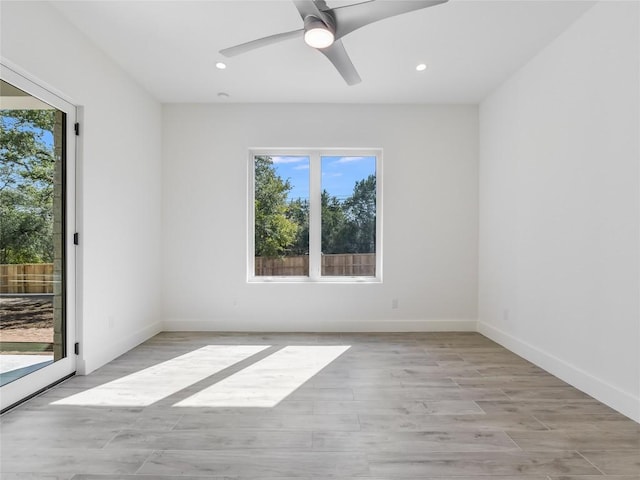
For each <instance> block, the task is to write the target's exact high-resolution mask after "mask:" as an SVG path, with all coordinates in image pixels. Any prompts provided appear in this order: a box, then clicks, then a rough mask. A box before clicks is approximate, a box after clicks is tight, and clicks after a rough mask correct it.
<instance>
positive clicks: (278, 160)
mask: <svg viewBox="0 0 640 480" xmlns="http://www.w3.org/2000/svg"><path fill="white" fill-rule="evenodd" d="M271 161H272V162H273V163H276V164H277V163H300V162H308V161H309V157H271Z"/></svg>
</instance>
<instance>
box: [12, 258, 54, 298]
mask: <svg viewBox="0 0 640 480" xmlns="http://www.w3.org/2000/svg"><path fill="white" fill-rule="evenodd" d="M54 283H55V281H54V275H53V263H24V264H19V265H0V293H53V286H54Z"/></svg>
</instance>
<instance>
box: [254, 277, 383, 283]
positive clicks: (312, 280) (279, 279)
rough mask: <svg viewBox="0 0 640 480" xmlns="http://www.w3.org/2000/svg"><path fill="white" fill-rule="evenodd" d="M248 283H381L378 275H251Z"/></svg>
mask: <svg viewBox="0 0 640 480" xmlns="http://www.w3.org/2000/svg"><path fill="white" fill-rule="evenodd" d="M247 283H256V284H260V283H279V284H280V283H312V284H318V283H324V284H381V283H382V279H381V278H378V277H320V278H310V277H249V278H248V279H247Z"/></svg>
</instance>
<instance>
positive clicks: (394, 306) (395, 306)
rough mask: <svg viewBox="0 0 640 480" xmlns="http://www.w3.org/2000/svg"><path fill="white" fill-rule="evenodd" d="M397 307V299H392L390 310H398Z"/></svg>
mask: <svg viewBox="0 0 640 480" xmlns="http://www.w3.org/2000/svg"><path fill="white" fill-rule="evenodd" d="M398 306H399V302H398V299H397V298H394V299H392V300H391V308H392V309H394V310H395V309H397V308H398Z"/></svg>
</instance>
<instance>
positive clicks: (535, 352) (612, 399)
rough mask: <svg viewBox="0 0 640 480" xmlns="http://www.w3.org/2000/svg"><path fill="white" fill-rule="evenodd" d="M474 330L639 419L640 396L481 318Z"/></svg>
mask: <svg viewBox="0 0 640 480" xmlns="http://www.w3.org/2000/svg"><path fill="white" fill-rule="evenodd" d="M477 331H478V332H479V333H481V334H483V335H484V336H486V337H488V338H490V339H491V340H493V341H494V342H497V343H499V344H500V345H502V346H503V347H505V348H507V349H509V350H511V351H512V352H514V353H516V354H517V355H520V356H521V357H523V358H525V359H527V360H529V361H530V362H532V363H534V364H535V365H537V366H539V367H540V368H543V369H544V370H546V371H548V372H549V373H551V374H553V375H555V376H556V377H558V378H560V379H561V380H564V381H565V382H567V383H568V384H570V385H572V386H574V387H576V388H577V389H579V390H581V391H583V392H584V393H586V394H587V395H590V396H592V397H593V398H595V399H597V400H599V401H601V402H602V403H604V404H606V405H608V406H609V407H611V408H613V409H614V410H617V411H618V412H620V413H622V414H623V415H626V416H627V417H629V418H631V419H633V420H634V421H636V422H639V423H640V397H636V396H634V395H632V394H630V393H628V392H625V391H623V390H620V389H619V388H617V387H614V386H613V385H610V384H608V383H607V382H605V381H603V380H601V379H599V378H597V377H594V376H593V375H591V374H590V373H588V372H585V371H584V370H582V369H580V368H578V367H576V366H574V365H571V364H569V363H567V362H565V361H564V360H562V359H560V358H558V357H556V356H554V355H552V354H550V353H548V352H545V351H543V350H541V349H539V348H537V347H535V346H533V345H531V344H529V343H527V342H524V341H522V340H520V339H518V338H516V337H514V336H512V335H511V334H509V333H507V332H505V331H503V330H500V329H498V328H495V327H492V326H491V325H488V324H486V323H484V322H478V327H477Z"/></svg>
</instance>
